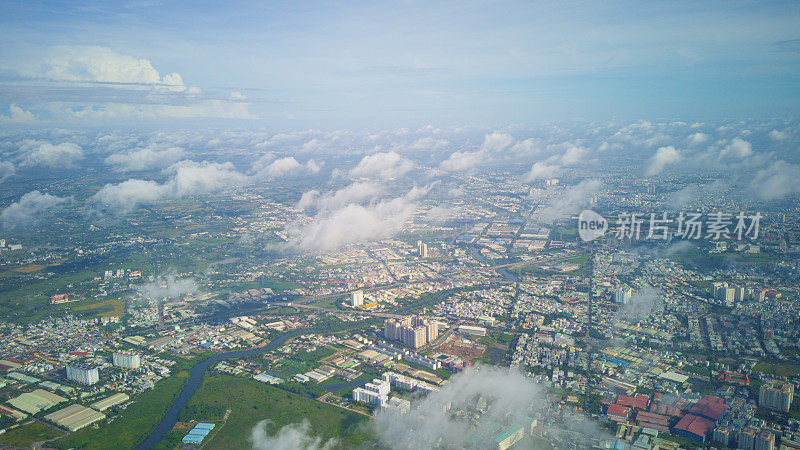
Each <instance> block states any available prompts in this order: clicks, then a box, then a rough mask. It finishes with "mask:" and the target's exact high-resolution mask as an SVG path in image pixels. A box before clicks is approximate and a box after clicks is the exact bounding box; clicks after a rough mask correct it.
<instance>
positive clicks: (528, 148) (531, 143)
mask: <svg viewBox="0 0 800 450" xmlns="http://www.w3.org/2000/svg"><path fill="white" fill-rule="evenodd" d="M539 145H540V142H539V140H538V139H536V138H528V139H525V140H524V141H519V142H517V143H516V144H514V145H513V146H512V147H511V152H512V153H516V154H519V155H531V154H535V153H539V152H540V151H541V148H540V147H539Z"/></svg>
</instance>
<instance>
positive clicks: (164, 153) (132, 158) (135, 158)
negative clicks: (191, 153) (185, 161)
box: [105, 145, 186, 172]
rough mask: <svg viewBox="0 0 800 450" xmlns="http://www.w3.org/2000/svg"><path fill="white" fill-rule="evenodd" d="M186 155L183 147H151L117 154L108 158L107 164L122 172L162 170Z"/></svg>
mask: <svg viewBox="0 0 800 450" xmlns="http://www.w3.org/2000/svg"><path fill="white" fill-rule="evenodd" d="M185 154H186V151H185V150H184V149H182V148H181V147H163V148H160V147H159V146H157V145H149V146H147V147H145V148H141V149H138V150H134V151H131V152H127V153H115V154H113V155H110V156H109V157H107V158H106V160H105V162H106V164H108V165H109V166H112V167H113V168H114V170H117V171H120V172H130V171H137V170H149V169H162V168H164V167H167V166H169V165H171V164H174V163H176V162H178V161H180V160H181V159H182V158H183V157H184V155H185Z"/></svg>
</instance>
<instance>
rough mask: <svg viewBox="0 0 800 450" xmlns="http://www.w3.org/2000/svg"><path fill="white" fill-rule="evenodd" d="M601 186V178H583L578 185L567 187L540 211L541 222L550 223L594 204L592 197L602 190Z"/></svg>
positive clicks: (538, 218)
mask: <svg viewBox="0 0 800 450" xmlns="http://www.w3.org/2000/svg"><path fill="white" fill-rule="evenodd" d="M601 186H602V183H601V182H600V180H583V181H581V182H580V183H578V184H577V185H575V186H572V187H569V188H567V189H566V190H564V192H562V193H561V195H559V196H557V197H554V198H553V199H551V200H550V201H548V203H547V205H546V206H545V207H544V208H543V209H542V210H541V211H540V212H539V213H538V215H537V217H536V218H537V220H538V221H539V222H540V223H545V224H549V223H550V222H552V221H553V220H556V219H563V218H565V217H570V216H572V215H574V214H577V213H578V212H580V211H581V210H582V209H584V208H586V207H588V206H591V205H592V197H593V196H594V195H596V194H598V193H599V192H600V187H601Z"/></svg>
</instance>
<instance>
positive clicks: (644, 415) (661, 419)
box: [636, 411, 669, 428]
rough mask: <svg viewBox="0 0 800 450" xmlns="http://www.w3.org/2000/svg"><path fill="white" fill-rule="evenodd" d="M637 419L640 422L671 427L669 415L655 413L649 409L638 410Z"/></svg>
mask: <svg viewBox="0 0 800 450" xmlns="http://www.w3.org/2000/svg"><path fill="white" fill-rule="evenodd" d="M636 420H638V421H639V422H648V423H651V424H655V425H660V426H662V427H664V428H666V427H669V416H663V415H661V414H655V413H651V412H647V411H639V412H637V413H636ZM642 426H644V425H642Z"/></svg>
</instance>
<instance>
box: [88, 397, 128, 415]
mask: <svg viewBox="0 0 800 450" xmlns="http://www.w3.org/2000/svg"><path fill="white" fill-rule="evenodd" d="M129 398H130V397H128V394H114V395H112V396H110V397H106V398H104V399H102V400H99V401H96V402H94V403H92V405H91V406H92V409H94V410H97V411H105V410H107V409H108V408H111V407H112V406H114V405H119V404H120V403H122V402H125V401H128V399H129Z"/></svg>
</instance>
